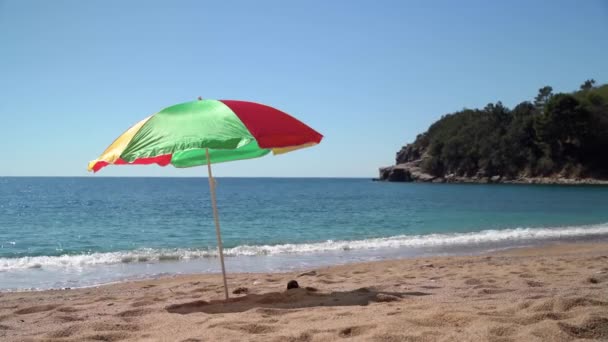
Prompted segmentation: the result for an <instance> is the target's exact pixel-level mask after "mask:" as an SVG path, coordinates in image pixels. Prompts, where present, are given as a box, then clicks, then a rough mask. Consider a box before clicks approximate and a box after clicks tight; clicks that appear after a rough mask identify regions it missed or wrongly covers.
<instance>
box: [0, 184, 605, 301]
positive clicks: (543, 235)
mask: <svg viewBox="0 0 608 342" xmlns="http://www.w3.org/2000/svg"><path fill="white" fill-rule="evenodd" d="M216 181H217V195H218V207H219V214H220V223H221V227H222V239H223V243H224V248H225V255H226V256H227V258H226V262H227V265H226V266H227V272H228V273H231V272H278V271H288V270H294V269H306V268H312V267H318V266H325V265H334V264H344V263H350V262H358V261H371V260H379V259H389V258H390V259H395V258H407V257H418V256H435V255H462V254H478V253H483V252H488V251H493V250H499V249H506V248H514V247H522V246H530V245H540V244H546V243H552V242H561V241H597V240H598V239H599V240H604V239H606V238H608V211H607V210H606V207H607V204H608V187H602V186H571V185H569V186H558V185H521V184H519V185H504V184H500V185H496V184H493V185H482V184H420V183H382V182H373V181H372V180H371V178H314V177H307V178H301V177H285V178H276V177H264V178H262V177H256V178H242V177H220V178H217V179H216ZM0 198H1V199H2V201H1V203H0V290H38V289H52V288H66V287H71V288H73V287H83V286H94V285H99V284H105V283H109V282H116V281H124V280H129V279H140V278H149V277H157V276H161V275H174V274H189V273H215V272H219V271H220V268H219V260H218V259H217V258H216V256H217V248H216V246H217V241H216V237H215V228H214V226H213V217H212V212H211V203H210V195H209V187H208V181H207V179H206V177H97V176H95V177H0Z"/></svg>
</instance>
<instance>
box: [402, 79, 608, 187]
mask: <svg viewBox="0 0 608 342" xmlns="http://www.w3.org/2000/svg"><path fill="white" fill-rule="evenodd" d="M607 152H608V84H605V85H602V86H599V87H596V86H595V81H594V80H587V81H586V82H585V83H583V84H582V85H581V87H580V90H579V91H576V92H573V93H559V94H553V90H552V88H551V87H549V86H547V87H543V88H541V89H539V92H538V95H537V96H536V97H535V99H534V102H528V101H526V102H522V103H520V104H519V105H517V106H515V108H513V109H509V108H507V107H505V106H504V105H503V104H502V103H501V102H498V103H495V104H488V105H487V106H486V107H485V108H483V109H464V110H462V111H459V112H456V113H452V114H448V115H445V116H443V117H442V118H441V119H440V120H438V121H437V122H435V123H434V124H432V125H431V127H430V128H429V129H428V131H427V132H425V133H423V134H420V135H419V136H418V137H417V138H416V141H415V142H414V143H413V144H410V145H408V146H406V147H404V148H403V149H402V150H401V151H400V152H399V153H398V154H397V163H398V164H400V163H406V162H412V161H416V160H421V161H420V166H421V168H422V170H423V171H425V172H427V173H429V174H431V175H434V176H445V175H449V174H453V175H456V176H464V177H472V176H483V177H491V176H495V175H498V176H502V177H508V178H516V177H544V176H560V177H565V178H579V177H591V178H607V176H608V154H607Z"/></svg>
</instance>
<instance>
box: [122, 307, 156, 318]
mask: <svg viewBox="0 0 608 342" xmlns="http://www.w3.org/2000/svg"><path fill="white" fill-rule="evenodd" d="M152 312H153V310H151V309H134V310H126V311H123V312H119V313H117V314H116V315H114V316H116V317H121V318H130V317H141V316H144V315H148V314H151V313H152Z"/></svg>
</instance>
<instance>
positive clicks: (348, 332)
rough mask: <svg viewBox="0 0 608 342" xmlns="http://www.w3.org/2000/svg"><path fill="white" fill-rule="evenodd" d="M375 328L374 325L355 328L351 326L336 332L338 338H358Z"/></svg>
mask: <svg viewBox="0 0 608 342" xmlns="http://www.w3.org/2000/svg"><path fill="white" fill-rule="evenodd" d="M375 327H376V325H375V324H373V325H371V324H370V325H356V326H352V327H347V328H343V329H340V331H339V332H338V336H340V337H342V338H350V337H355V336H360V335H363V334H365V333H366V332H368V331H369V330H371V329H374V328H375Z"/></svg>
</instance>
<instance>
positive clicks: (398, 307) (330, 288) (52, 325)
mask: <svg viewBox="0 0 608 342" xmlns="http://www.w3.org/2000/svg"><path fill="white" fill-rule="evenodd" d="M292 279H293V280H297V281H298V282H299V283H300V287H302V288H300V289H294V290H289V291H287V290H285V287H286V283H287V281H289V280H292ZM228 282H229V289H230V292H231V297H232V298H231V300H229V301H228V302H224V301H223V300H222V298H223V285H222V280H221V274H194V275H175V276H169V277H161V278H157V279H147V280H137V281H128V282H120V283H114V284H109V285H102V286H95V287H87V288H79V289H70V290H45V291H28V292H23V291H21V292H0V339H6V340H7V341H13V340H15V341H16V340H18V341H23V340H28V341H30V340H31V341H35V340H45V341H53V340H57V341H80V340H87V339H97V340H112V341H123V340H124V341H156V340H176V341H185V340H188V339H190V340H189V341H194V340H209V339H210V340H218V339H221V340H243V339H245V340H253V341H269V340H270V341H281V340H291V341H331V340H335V339H340V338H344V337H354V338H356V340H364V341H416V340H420V341H427V340H428V341H435V340H445V339H452V340H454V339H455V340H472V339H475V340H484V341H485V340H487V341H498V340H505V341H507V340H513V341H515V340H540V341H569V340H572V339H574V338H596V339H602V338H608V330H607V329H606V327H607V326H608V314H607V313H606V309H607V308H608V288H607V287H606V284H608V243H594V242H575V243H553V244H549V245H544V246H537V247H524V248H512V249H509V250H503V251H498V252H494V253H485V254H482V255H478V256H435V257H419V258H406V259H398V260H382V261H371V262H361V263H352V264H345V265H337V266H326V267H314V268H309V269H307V270H298V271H292V272H283V273H265V272H264V273H229V274H228ZM305 287H306V288H305ZM235 290H238V291H236V292H239V294H233V293H232V292H233V291H235Z"/></svg>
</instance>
